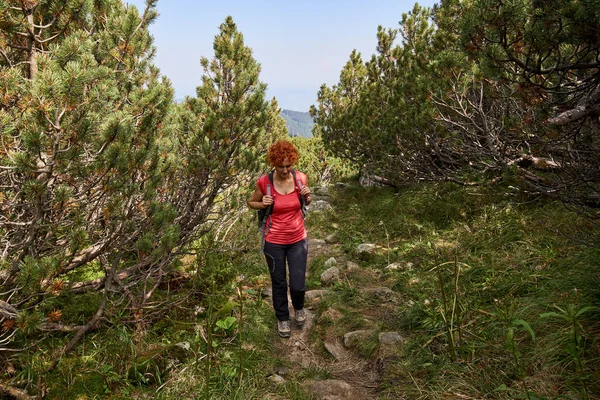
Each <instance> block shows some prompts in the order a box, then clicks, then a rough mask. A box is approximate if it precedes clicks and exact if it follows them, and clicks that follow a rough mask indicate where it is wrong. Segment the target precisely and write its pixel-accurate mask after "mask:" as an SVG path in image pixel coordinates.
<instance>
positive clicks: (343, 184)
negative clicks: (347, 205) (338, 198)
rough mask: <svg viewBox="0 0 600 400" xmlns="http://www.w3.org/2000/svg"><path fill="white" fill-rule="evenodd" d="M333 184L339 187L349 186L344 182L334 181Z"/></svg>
mask: <svg viewBox="0 0 600 400" xmlns="http://www.w3.org/2000/svg"><path fill="white" fill-rule="evenodd" d="M335 186H337V187H339V188H349V187H350V185H349V184H347V183H345V182H336V183H335Z"/></svg>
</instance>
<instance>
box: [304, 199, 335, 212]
mask: <svg viewBox="0 0 600 400" xmlns="http://www.w3.org/2000/svg"><path fill="white" fill-rule="evenodd" d="M306 209H307V210H308V211H310V212H321V211H325V210H332V209H333V207H331V204H329V202H327V201H325V200H315V201H313V202H312V203H310V205H309V206H307V207H306Z"/></svg>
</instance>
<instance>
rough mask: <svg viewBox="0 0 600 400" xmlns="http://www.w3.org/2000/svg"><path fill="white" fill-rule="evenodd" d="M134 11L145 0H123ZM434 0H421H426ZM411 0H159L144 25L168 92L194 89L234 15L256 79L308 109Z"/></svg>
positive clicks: (366, 53)
mask: <svg viewBox="0 0 600 400" xmlns="http://www.w3.org/2000/svg"><path fill="white" fill-rule="evenodd" d="M124 2H126V3H129V4H132V5H135V6H136V7H138V9H139V10H140V11H141V10H143V8H144V4H145V1H144V0H124ZM434 3H435V1H434V0H421V1H419V4H420V5H422V6H428V7H429V6H432V5H433V4H434ZM414 4H415V1H414V0H395V1H394V0H371V1H367V0H362V1H359V0H320V1H318V0H303V1H291V0H211V1H205V0H159V1H158V12H159V14H160V16H159V17H158V19H157V21H156V22H154V24H153V25H151V27H150V31H151V33H152V35H153V36H154V44H155V46H156V48H157V54H156V57H155V59H154V62H155V64H156V66H158V67H159V68H160V70H161V73H162V74H163V75H165V76H167V77H168V78H169V79H170V80H171V82H172V84H173V87H174V88H175V98H176V99H183V98H184V97H185V96H195V95H196V87H197V86H198V85H199V84H200V82H201V77H202V74H203V71H202V67H201V65H200V58H201V57H207V58H209V59H210V58H212V57H213V56H214V52H213V47H212V46H213V40H214V37H215V35H217V34H218V33H219V25H220V24H221V23H223V21H224V20H225V18H226V17H227V16H228V15H231V16H232V17H233V20H234V22H235V23H236V25H237V28H238V31H240V32H241V33H242V34H243V35H244V44H245V45H246V46H248V47H250V48H251V49H252V51H253V56H254V58H255V59H256V60H257V61H258V62H259V63H260V64H261V73H260V80H261V81H262V82H264V83H266V84H267V85H268V89H267V95H268V98H269V99H270V98H272V97H276V98H277V101H278V102H279V106H280V107H281V108H283V109H288V110H294V111H308V109H309V107H310V106H311V105H312V104H316V99H317V93H318V91H319V88H320V87H321V85H322V84H326V85H328V86H332V85H335V84H336V83H338V81H339V75H340V71H341V70H342V68H343V66H344V64H346V62H347V61H348V59H349V57H350V53H351V52H352V50H354V49H356V50H358V51H359V52H361V54H362V57H363V60H368V59H370V58H371V54H373V53H375V48H376V46H377V26H378V25H382V26H383V27H385V28H398V27H399V21H400V20H401V19H402V13H405V12H409V11H410V10H412V8H413V6H414Z"/></svg>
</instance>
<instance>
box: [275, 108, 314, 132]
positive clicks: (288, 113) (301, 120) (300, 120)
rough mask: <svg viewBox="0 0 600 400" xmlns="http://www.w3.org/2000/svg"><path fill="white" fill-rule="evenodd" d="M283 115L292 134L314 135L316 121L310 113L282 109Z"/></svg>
mask: <svg viewBox="0 0 600 400" xmlns="http://www.w3.org/2000/svg"><path fill="white" fill-rule="evenodd" d="M281 116H282V117H283V119H285V122H286V124H287V128H288V132H289V134H290V136H302V137H306V138H310V137H312V128H313V126H314V125H315V123H314V122H313V120H312V117H311V116H310V114H309V113H307V112H300V111H292V110H281Z"/></svg>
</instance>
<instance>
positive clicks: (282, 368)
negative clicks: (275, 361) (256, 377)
mask: <svg viewBox="0 0 600 400" xmlns="http://www.w3.org/2000/svg"><path fill="white" fill-rule="evenodd" d="M273 371H274V372H275V373H276V374H277V375H281V376H287V375H289V374H290V368H289V367H286V366H285V365H280V366H278V367H275V368H274V369H273Z"/></svg>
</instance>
